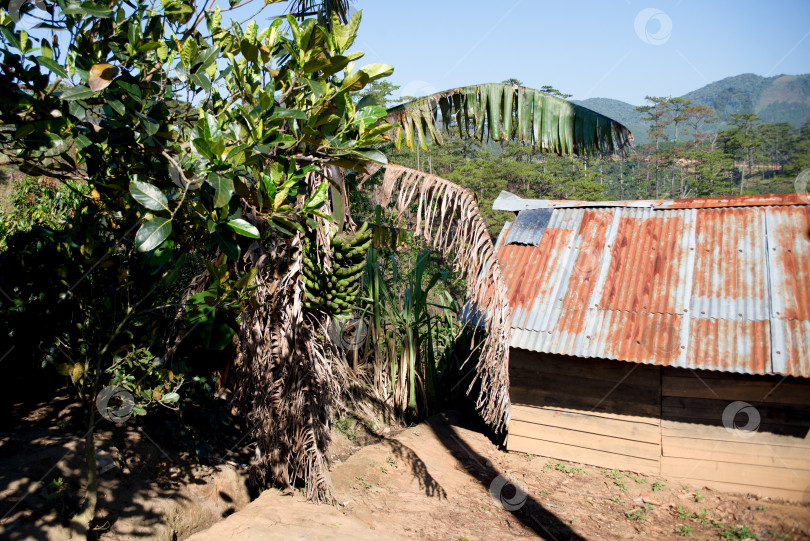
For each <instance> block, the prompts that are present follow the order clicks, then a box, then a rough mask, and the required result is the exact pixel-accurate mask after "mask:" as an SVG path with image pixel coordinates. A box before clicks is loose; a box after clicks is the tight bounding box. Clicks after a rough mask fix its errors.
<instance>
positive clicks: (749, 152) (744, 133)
mask: <svg viewBox="0 0 810 541" xmlns="http://www.w3.org/2000/svg"><path fill="white" fill-rule="evenodd" d="M759 121H760V118H759V116H757V115H756V114H754V113H734V114H732V115H731V121H730V127H729V129H727V130H724V131H723V132H722V133H721V134H720V137H721V140H722V142H723V145H724V146H725V148H726V150H727V152H729V153H731V154H733V155H735V156H737V157H739V158H740V159H742V160H744V161H745V164H746V165H747V166H748V176H749V177H750V176H751V175H752V174H753V169H754V153H755V151H756V149H757V148H758V147H759V145H760V144H762V139H761V137H760V134H759V133H758V131H757V125H758V124H759ZM744 190H745V169H744V168H743V169H742V170H741V171H740V195H742V194H743V191H744Z"/></svg>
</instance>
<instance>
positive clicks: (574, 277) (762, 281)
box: [496, 196, 810, 377]
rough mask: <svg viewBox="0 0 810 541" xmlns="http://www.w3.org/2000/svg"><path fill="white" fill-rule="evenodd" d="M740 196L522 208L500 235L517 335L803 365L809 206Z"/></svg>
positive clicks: (638, 358) (651, 360) (670, 358)
mask: <svg viewBox="0 0 810 541" xmlns="http://www.w3.org/2000/svg"><path fill="white" fill-rule="evenodd" d="M745 198H747V200H748V202H749V203H750V205H749V206H744V205H743V199H744V198H723V199H722V200H721V199H718V198H715V199H711V200H701V199H695V200H680V201H663V202H659V204H658V205H656V206H655V207H652V206H650V207H644V206H642V207H631V206H610V207H602V208H600V207H595V206H589V207H572V208H555V207H550V206H538V207H535V208H534V209H530V210H523V211H521V212H520V214H519V215H518V218H517V219H516V221H515V223H514V224H513V223H509V222H507V224H506V226H505V227H504V230H503V231H502V232H501V235H500V237H499V239H498V243H497V246H496V250H497V251H498V259H499V261H500V263H501V266H502V268H503V272H504V276H505V277H506V280H507V286H508V289H509V296H510V304H511V306H512V309H513V315H512V345H513V346H514V347H519V348H523V349H528V350H533V351H541V352H547V353H560V354H565V355H575V356H580V357H601V358H607V359H617V360H622V361H630V362H637V363H646V364H657V365H663V366H678V367H683V368H701V369H708V370H721V371H729V372H740V373H747V374H785V375H792V376H803V377H810V205H808V204H807V201H804V200H802V201H804V204H798V200H797V201H794V198H791V197H787V196H745ZM730 200H732V201H730ZM510 201H512V202H513V203H514V202H515V199H514V198H511V199H510ZM780 201H781V203H780ZM720 203H723V204H720ZM732 203H733V204H732ZM589 204H590V205H594V203H589Z"/></svg>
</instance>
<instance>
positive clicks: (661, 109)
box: [635, 96, 671, 199]
mask: <svg viewBox="0 0 810 541" xmlns="http://www.w3.org/2000/svg"><path fill="white" fill-rule="evenodd" d="M644 99H646V100H647V101H648V102H650V104H649V105H640V106H638V107H636V108H635V109H636V111H638V112H640V113H643V114H644V115H645V116H644V117H642V118H643V120H644V121H646V122H649V128H648V129H647V131H648V133H649V134H650V137H651V138H652V139H654V140H655V197H656V199H657V198H659V197H660V188H661V182H660V178H659V156H660V152H661V141H662V140H666V139H667V138H668V137H667V134H666V132H665V130H664V128H666V127H667V126H668V125H669V124H670V122H671V120H670V119H669V113H670V109H671V107H670V104H669V99H668V98H665V97H657V96H647V97H646V98H644Z"/></svg>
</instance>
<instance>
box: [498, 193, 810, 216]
mask: <svg viewBox="0 0 810 541" xmlns="http://www.w3.org/2000/svg"><path fill="white" fill-rule="evenodd" d="M784 205H807V195H805V194H803V193H778V194H767V195H730V196H726V197H703V198H694V199H634V200H632V201H570V200H553V199H522V198H520V197H518V196H516V195H515V194H513V193H509V192H506V191H502V192H501V193H500V194H499V195H498V197H497V198H496V199H495V201H494V202H493V203H492V209H493V210H508V211H512V212H519V211H522V210H532V209H551V208H586V207H625V208H656V209H684V208H704V209H705V208H727V207H754V206H760V207H767V206H780V207H781V206H784Z"/></svg>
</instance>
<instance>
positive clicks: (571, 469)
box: [543, 461, 582, 474]
mask: <svg viewBox="0 0 810 541" xmlns="http://www.w3.org/2000/svg"><path fill="white" fill-rule="evenodd" d="M547 470H554V471H558V472H562V473H565V474H573V473H582V468H580V467H578V466H569V465H568V464H566V463H565V462H554V461H552V462H548V463H546V465H545V466H543V471H547Z"/></svg>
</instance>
